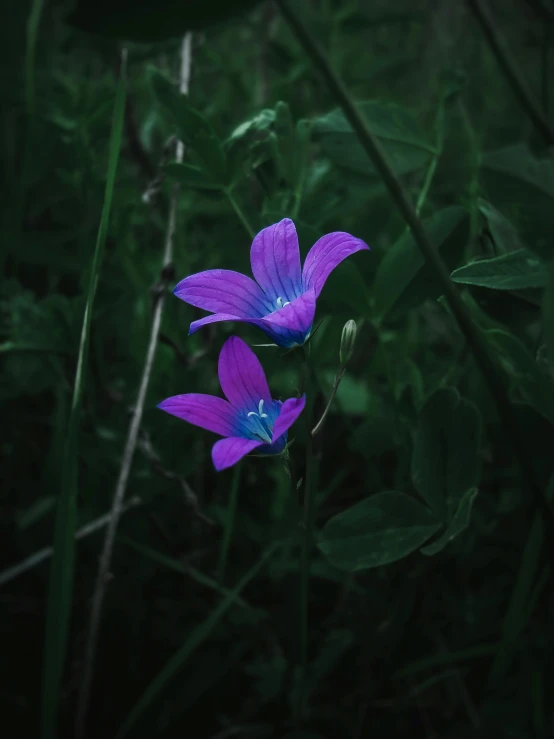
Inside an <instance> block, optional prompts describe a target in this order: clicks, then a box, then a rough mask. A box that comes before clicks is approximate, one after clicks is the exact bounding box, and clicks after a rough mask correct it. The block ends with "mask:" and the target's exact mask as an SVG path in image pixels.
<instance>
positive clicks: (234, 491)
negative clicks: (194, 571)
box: [217, 465, 240, 583]
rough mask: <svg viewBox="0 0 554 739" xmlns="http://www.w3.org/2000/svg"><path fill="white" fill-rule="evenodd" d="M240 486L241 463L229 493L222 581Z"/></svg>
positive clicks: (220, 570) (221, 556) (220, 568)
mask: <svg viewBox="0 0 554 739" xmlns="http://www.w3.org/2000/svg"><path fill="white" fill-rule="evenodd" d="M239 487H240V465H237V467H235V469H234V470H233V479H232V480H231V493H230V495H229V507H228V508H227V520H226V522H225V530H224V532H223V539H222V541H221V550H220V552H219V564H218V567H217V573H218V574H217V579H218V582H220V583H222V582H223V579H224V577H225V568H226V566H227V555H228V554H229V546H230V544H231V537H232V536H233V529H234V527H235V517H236V512H237V504H238V499H239Z"/></svg>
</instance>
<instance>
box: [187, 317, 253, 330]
mask: <svg viewBox="0 0 554 739" xmlns="http://www.w3.org/2000/svg"><path fill="white" fill-rule="evenodd" d="M244 320H245V319H244V318H239V317H238V316H232V315H230V314H229V313H215V314H214V315H213V316H204V318H199V319H198V320H197V321H193V322H192V323H191V324H190V327H189V336H190V335H191V334H194V333H195V332H196V331H198V329H199V328H202V326H207V325H208V324H210V323H219V322H220V321H242V322H243V323H244Z"/></svg>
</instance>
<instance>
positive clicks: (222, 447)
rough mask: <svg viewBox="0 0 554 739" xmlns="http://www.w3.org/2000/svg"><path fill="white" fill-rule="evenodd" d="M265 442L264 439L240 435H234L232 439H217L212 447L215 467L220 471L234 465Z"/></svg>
mask: <svg viewBox="0 0 554 739" xmlns="http://www.w3.org/2000/svg"><path fill="white" fill-rule="evenodd" d="M263 443H264V442H263V441H256V440H255V439H242V438H240V437H238V436H232V437H231V438H230V439H220V440H219V441H216V443H215V444H214V445H213V449H212V460H213V463H214V467H215V468H216V470H217V471H218V472H219V471H220V470H224V469H226V468H227V467H232V466H233V465H234V464H236V463H237V462H238V461H239V460H240V459H242V458H243V457H244V456H246V455H247V454H249V453H250V452H251V451H252V450H253V449H256V447H259V446H262V445H263Z"/></svg>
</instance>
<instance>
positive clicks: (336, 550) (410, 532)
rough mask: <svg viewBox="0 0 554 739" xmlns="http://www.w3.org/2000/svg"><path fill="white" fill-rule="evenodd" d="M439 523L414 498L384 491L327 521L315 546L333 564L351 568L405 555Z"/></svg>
mask: <svg viewBox="0 0 554 739" xmlns="http://www.w3.org/2000/svg"><path fill="white" fill-rule="evenodd" d="M440 526H441V524H440V522H438V521H437V520H436V518H435V517H434V516H433V514H432V513H431V511H430V510H429V509H428V508H426V507H425V506H423V505H422V504H421V503H418V502H417V500H414V498H411V497H410V496H409V495H406V494H405V493H398V492H395V491H386V492H383V493H377V494H376V495H372V496H371V497H370V498H366V499H365V500H362V501H361V502H360V503H357V504H356V505H354V506H352V507H351V508H348V509H347V510H346V511H343V512H342V513H339V514H338V515H336V516H334V517H333V518H331V519H330V520H329V521H327V523H326V524H325V526H324V528H323V530H322V532H321V534H320V539H319V542H318V547H319V549H320V550H321V552H322V553H323V554H324V555H325V556H326V557H327V559H328V560H329V561H330V562H331V564H333V565H335V567H338V568H339V569H341V570H348V571H350V572H354V571H356V570H365V569H368V568H370V567H380V566H381V565H385V564H389V563H390V562H396V561H397V560H399V559H402V558H403V557H406V556H407V555H408V554H410V553H411V552H413V551H414V550H415V549H418V548H419V547H420V546H421V545H422V544H423V542H425V541H427V539H429V537H430V536H432V535H433V534H434V533H435V532H436V531H437V530H438V529H439V528H440Z"/></svg>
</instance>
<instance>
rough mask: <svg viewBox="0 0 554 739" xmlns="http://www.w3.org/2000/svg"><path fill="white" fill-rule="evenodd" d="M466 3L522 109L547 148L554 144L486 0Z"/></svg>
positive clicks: (548, 124)
mask: <svg viewBox="0 0 554 739" xmlns="http://www.w3.org/2000/svg"><path fill="white" fill-rule="evenodd" d="M468 3H469V5H470V7H471V9H472V10H473V13H474V15H475V17H476V18H477V20H478V21H479V23H480V25H481V28H482V29H483V33H484V34H485V38H486V39H487V41H488V44H489V46H490V48H491V51H492V53H493V54H494V56H495V57H496V61H497V62H498V65H499V67H500V69H501V70H502V72H503V73H504V76H505V77H506V79H507V80H508V83H509V85H510V86H511V88H512V90H513V92H514V94H515V95H516V97H517V98H518V100H519V102H520V104H521V106H522V108H523V109H524V110H525V111H526V113H527V115H528V116H529V118H530V119H531V121H532V122H533V125H534V126H535V128H536V129H537V131H538V132H539V133H540V135H541V136H542V137H543V139H544V141H545V143H546V144H547V146H550V145H551V144H554V129H552V127H551V126H550V123H549V122H548V120H547V118H546V116H545V115H544V114H543V112H542V110H541V107H540V105H539V103H538V102H537V100H536V99H535V96H534V95H533V93H532V92H531V90H530V89H529V87H528V85H527V82H526V81H525V78H524V77H523V74H522V73H521V70H520V69H519V67H518V65H517V62H516V60H515V58H514V57H513V55H512V53H511V52H510V49H509V47H508V45H507V44H506V42H505V41H504V39H503V38H502V35H501V34H500V33H499V31H498V30H497V25H498V24H497V23H496V21H495V19H494V17H493V16H492V14H491V11H490V9H489V8H488V6H487V3H486V0H468Z"/></svg>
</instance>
